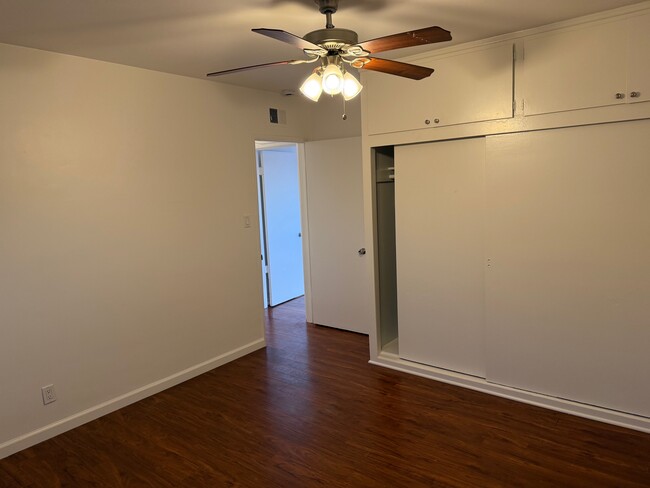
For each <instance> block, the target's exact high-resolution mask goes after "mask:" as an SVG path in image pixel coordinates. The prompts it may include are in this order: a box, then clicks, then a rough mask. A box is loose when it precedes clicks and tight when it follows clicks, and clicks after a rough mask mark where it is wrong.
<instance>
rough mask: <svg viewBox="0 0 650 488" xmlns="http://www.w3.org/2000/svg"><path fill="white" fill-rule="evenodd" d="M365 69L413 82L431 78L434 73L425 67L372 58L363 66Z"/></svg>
mask: <svg viewBox="0 0 650 488" xmlns="http://www.w3.org/2000/svg"><path fill="white" fill-rule="evenodd" d="M363 69H369V70H371V71H380V72H381V73H388V74H389V75H396V76H402V77H404V78H410V79H412V80H421V79H422V78H426V77H427V76H431V73H433V68H425V67H424V66H417V65H415V64H408V63H402V62H400V61H392V60H390V59H381V58H370V61H369V62H368V63H366V64H364V65H363Z"/></svg>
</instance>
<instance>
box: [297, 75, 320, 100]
mask: <svg viewBox="0 0 650 488" xmlns="http://www.w3.org/2000/svg"><path fill="white" fill-rule="evenodd" d="M300 93H302V94H303V95H305V96H306V97H307V98H309V99H310V100H313V101H314V102H317V101H318V99H319V98H320V95H321V93H323V88H322V85H321V78H320V76H319V75H318V73H313V74H312V75H311V76H310V77H309V78H307V79H306V80H305V81H304V82H303V84H302V86H301V87H300Z"/></svg>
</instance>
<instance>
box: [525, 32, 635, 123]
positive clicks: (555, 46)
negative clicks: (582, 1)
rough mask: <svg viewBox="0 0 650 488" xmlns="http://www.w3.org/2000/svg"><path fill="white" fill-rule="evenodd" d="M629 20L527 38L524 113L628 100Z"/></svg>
mask: <svg viewBox="0 0 650 488" xmlns="http://www.w3.org/2000/svg"><path fill="white" fill-rule="evenodd" d="M626 52H627V22H610V23H607V24H600V25H595V26H590V27H580V28H576V29H575V30H570V31H562V32H552V33H549V34H542V35H539V36H536V37H532V38H528V39H526V40H525V41H524V66H523V77H522V78H523V79H522V89H523V93H524V114H525V115H537V114H546V113H552V112H562V111H566V110H576V109H584V108H591V107H602V106H606V105H616V104H620V103H625V99H622V98H617V93H620V94H622V95H625V93H626V74H625V73H626Z"/></svg>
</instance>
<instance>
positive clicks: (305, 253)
mask: <svg viewBox="0 0 650 488" xmlns="http://www.w3.org/2000/svg"><path fill="white" fill-rule="evenodd" d="M294 145H295V146H296V154H297V157H298V186H299V190H300V225H301V227H302V261H303V274H304V281H305V317H306V320H307V322H311V321H312V304H311V297H312V294H311V265H310V263H311V258H310V254H309V248H310V246H309V209H308V206H307V191H308V190H307V173H306V166H305V144H304V143H303V142H302V141H296V140H291V139H289V138H287V139H281V140H278V139H268V138H260V139H255V140H254V150H255V152H254V154H255V157H254V158H253V159H254V162H255V181H256V183H255V187H256V188H257V193H258V195H259V184H260V183H259V181H260V180H259V173H258V168H259V166H258V165H259V162H258V157H257V151H258V150H260V149H268V148H273V147H280V146H294ZM257 225H258V230H259V229H261V226H262V222H261V219H260V215H259V212H258V213H257ZM258 235H259V233H258ZM258 241H259V243H258V248H259V254H260V256H261V255H262V242H261V240H260V239H258ZM262 266H264V263H263V262H262V261H261V260H260V267H262ZM260 271H262V269H260ZM260 275H261V273H260ZM260 285H261V283H260ZM262 293H264V292H263V291H262ZM262 299H263V297H262Z"/></svg>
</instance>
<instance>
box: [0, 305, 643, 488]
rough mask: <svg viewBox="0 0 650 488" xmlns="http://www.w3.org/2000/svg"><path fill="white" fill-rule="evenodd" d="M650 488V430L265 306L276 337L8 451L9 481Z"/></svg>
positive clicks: (2, 471) (300, 309) (4, 478)
mask: <svg viewBox="0 0 650 488" xmlns="http://www.w3.org/2000/svg"><path fill="white" fill-rule="evenodd" d="M86 486H96V487H121V486H142V487H191V488H200V487H221V486H233V487H255V488H258V487H274V486H279V487H284V488H289V487H301V488H302V487H312V486H313V487H321V486H322V487H409V488H411V487H514V486H517V487H519V486H522V487H553V488H556V487H590V488H592V487H616V488H618V487H646V488H647V487H650V435H648V434H643V433H640V432H635V431H631V430H627V429H623V428H619V427H616V426H611V425H606V424H602V423H598V422H594V421H590V420H585V419H581V418H578V417H573V416H569V415H565V414H561V413H558V412H553V411H550V410H545V409H542V408H538V407H534V406H530V405H525V404H522V403H517V402H513V401H510V400H506V399H503V398H498V397H494V396H490V395H486V394H482V393H479V392H474V391H471V390H466V389H463V388H459V387H455V386H452V385H447V384H443V383H438V382H435V381H431V380H427V379H424V378H419V377H416V376H412V375H407V374H404V373H400V372H396V371H391V370H388V369H384V368H379V367H376V366H372V365H369V364H368V338H367V337H366V336H363V335H359V334H355V333H350V332H344V331H340V330H336V329H330V328H327V327H320V326H315V325H311V324H307V323H305V318H304V301H303V299H298V300H294V301H292V302H288V303H286V304H283V305H281V306H279V307H276V308H273V309H270V310H269V312H268V313H267V348H266V349H264V350H260V351H257V352H255V353H252V354H249V355H248V356H246V357H244V358H241V359H239V360H237V361H234V362H232V363H229V364H226V365H224V366H222V367H220V368H217V369H215V370H212V371H210V372H208V373H206V374H203V375H201V376H199V377H197V378H194V379H192V380H190V381H187V382H185V383H182V384H180V385H178V386H176V387H174V388H171V389H169V390H166V391H164V392H161V393H159V394H157V395H154V396H152V397H149V398H147V399H145V400H142V401H140V402H138V403H136V404H133V405H130V406H128V407H125V408H123V409H121V410H119V411H117V412H114V413H112V414H109V415H106V416H104V417H102V418H100V419H98V420H95V421H93V422H90V423H88V424H86V425H83V426H81V427H79V428H77V429H74V430H72V431H70V432H67V433H65V434H62V435H60V436H58V437H55V438H53V439H50V440H49V441H46V442H43V443H41V444H39V445H36V446H34V447H32V448H30V449H26V450H24V451H22V452H19V453H17V454H15V455H13V456H10V457H8V458H6V459H4V460H0V487H11V488H14V487H38V488H44V487H86Z"/></svg>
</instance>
